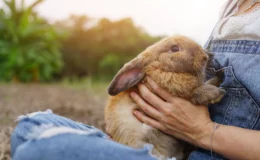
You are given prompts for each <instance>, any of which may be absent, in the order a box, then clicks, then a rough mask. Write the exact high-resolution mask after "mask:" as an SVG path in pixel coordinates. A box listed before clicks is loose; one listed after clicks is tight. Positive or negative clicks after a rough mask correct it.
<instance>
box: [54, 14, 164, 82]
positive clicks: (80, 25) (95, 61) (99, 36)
mask: <svg viewBox="0 0 260 160" xmlns="http://www.w3.org/2000/svg"><path fill="white" fill-rule="evenodd" d="M93 24H95V25H93ZM57 26H59V27H61V28H63V29H65V30H68V31H70V33H71V34H70V36H69V37H68V39H66V40H65V41H64V42H63V47H62V54H63V58H64V62H65V68H64V70H63V76H71V77H74V76H77V77H82V76H83V77H84V76H94V77H99V78H100V79H111V78H112V76H114V75H115V74H116V72H117V71H118V70H119V69H120V67H122V65H123V64H124V63H125V62H127V61H129V60H130V59H132V58H133V57H135V56H136V55H137V54H139V53H140V52H141V51H142V50H144V49H145V48H146V47H147V46H149V45H151V44H152V43H154V42H155V41H157V40H158V39H159V38H161V37H152V36H150V35H149V34H147V33H146V32H144V31H143V30H142V29H141V28H138V27H136V26H135V25H134V23H133V21H132V20H131V19H130V18H125V19H122V20H119V21H113V22H112V21H109V20H108V19H101V20H98V21H97V20H95V19H91V18H89V17H86V16H71V17H70V18H69V19H67V20H65V21H62V22H58V23H57Z"/></svg>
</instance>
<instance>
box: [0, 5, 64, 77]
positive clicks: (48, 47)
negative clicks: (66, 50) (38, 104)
mask: <svg viewBox="0 0 260 160" xmlns="http://www.w3.org/2000/svg"><path fill="white" fill-rule="evenodd" d="M4 2H5V8H6V9H5V10H4V9H3V8H2V9H1V10H0V35H1V36H0V80H5V81H10V80H18V81H24V82H27V81H47V80H51V79H52V78H53V75H54V74H55V73H58V72H59V71H60V69H61V67H62V65H63V64H62V58H61V54H60V50H59V47H60V41H61V38H62V36H61V34H59V33H58V32H57V31H56V30H55V28H54V27H53V26H51V25H49V24H48V23H47V22H46V21H45V20H44V19H43V18H40V17H39V16H38V15H37V14H36V12H35V11H34V8H35V7H36V6H37V5H39V4H40V3H41V2H43V0H36V1H35V2H34V3H33V4H31V5H30V6H25V5H24V0H22V1H21V4H20V6H19V7H17V2H16V1H15V0H4Z"/></svg>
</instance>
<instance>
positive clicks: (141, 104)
mask: <svg viewBox="0 0 260 160" xmlns="http://www.w3.org/2000/svg"><path fill="white" fill-rule="evenodd" d="M130 96H131V98H132V99H133V101H134V102H135V103H136V104H137V106H138V107H139V108H140V109H141V110H142V111H144V113H146V114H147V115H148V116H150V117H152V118H154V119H157V120H160V119H161V117H162V114H161V113H160V112H159V111H158V110H156V109H155V108H153V107H152V106H150V105H149V104H148V103H146V102H145V101H144V100H143V99H142V98H141V97H140V96H139V95H138V94H136V93H135V92H132V93H130Z"/></svg>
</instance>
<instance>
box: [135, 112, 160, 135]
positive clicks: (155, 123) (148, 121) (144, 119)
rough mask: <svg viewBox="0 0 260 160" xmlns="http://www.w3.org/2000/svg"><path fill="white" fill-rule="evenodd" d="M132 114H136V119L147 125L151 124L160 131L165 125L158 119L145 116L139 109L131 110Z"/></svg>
mask: <svg viewBox="0 0 260 160" xmlns="http://www.w3.org/2000/svg"><path fill="white" fill-rule="evenodd" d="M133 114H134V115H135V116H136V118H137V119H139V120H140V121H141V122H143V123H145V124H147V125H149V126H152V127H154V128H157V129H159V130H161V131H163V130H165V127H164V126H163V125H162V124H161V123H160V122H158V121H156V120H154V119H152V118H150V117H148V116H146V115H145V114H143V113H142V112H140V111H137V110H135V111H134V112H133Z"/></svg>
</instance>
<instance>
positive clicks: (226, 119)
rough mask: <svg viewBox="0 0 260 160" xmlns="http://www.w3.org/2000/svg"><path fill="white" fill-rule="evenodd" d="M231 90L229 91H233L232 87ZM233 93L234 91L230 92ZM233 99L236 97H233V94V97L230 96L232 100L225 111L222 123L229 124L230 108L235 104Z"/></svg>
mask: <svg viewBox="0 0 260 160" xmlns="http://www.w3.org/2000/svg"><path fill="white" fill-rule="evenodd" d="M228 90H229V91H227V93H228V92H232V91H230V89H228ZM230 94H231V95H232V93H230ZM233 101H234V97H233V95H232V96H231V98H230V102H229V105H228V107H227V109H226V111H225V115H224V119H223V122H222V124H227V125H228V124H229V121H230V120H229V119H228V118H227V117H228V114H229V113H228V111H229V110H231V109H232V106H233V104H234V103H233ZM225 121H226V122H227V123H225Z"/></svg>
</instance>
